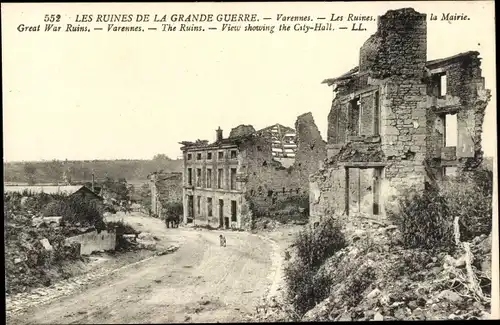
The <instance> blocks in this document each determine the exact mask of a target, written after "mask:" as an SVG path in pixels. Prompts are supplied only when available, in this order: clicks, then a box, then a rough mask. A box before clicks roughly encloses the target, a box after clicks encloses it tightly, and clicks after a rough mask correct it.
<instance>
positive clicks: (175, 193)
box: [148, 172, 182, 218]
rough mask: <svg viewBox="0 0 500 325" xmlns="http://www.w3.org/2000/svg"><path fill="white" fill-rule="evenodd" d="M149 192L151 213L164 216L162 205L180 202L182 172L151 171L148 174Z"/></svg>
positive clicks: (160, 216)
mask: <svg viewBox="0 0 500 325" xmlns="http://www.w3.org/2000/svg"><path fill="white" fill-rule="evenodd" d="M148 179H149V188H150V192H151V213H152V214H154V215H156V216H158V217H159V218H162V217H164V215H163V214H164V209H163V207H164V205H165V204H167V203H169V202H182V173H178V172H170V173H163V172H157V173H152V174H150V175H149V176H148Z"/></svg>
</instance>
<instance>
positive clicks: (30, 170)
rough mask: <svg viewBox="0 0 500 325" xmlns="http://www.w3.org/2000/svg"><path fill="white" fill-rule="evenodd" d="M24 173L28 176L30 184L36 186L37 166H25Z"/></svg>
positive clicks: (30, 164) (29, 164) (27, 164)
mask: <svg viewBox="0 0 500 325" xmlns="http://www.w3.org/2000/svg"><path fill="white" fill-rule="evenodd" d="M24 173H25V174H26V178H27V181H28V184H30V185H33V184H35V173H36V166H35V165H34V164H32V163H26V164H24Z"/></svg>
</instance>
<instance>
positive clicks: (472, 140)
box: [426, 52, 491, 168]
mask: <svg viewBox="0 0 500 325" xmlns="http://www.w3.org/2000/svg"><path fill="white" fill-rule="evenodd" d="M465 54H466V55H459V56H456V57H454V58H451V59H448V60H446V61H444V62H443V60H435V61H431V62H429V63H428V65H427V67H428V69H429V71H430V73H429V75H428V77H427V80H426V81H427V84H428V88H427V95H428V98H427V101H428V105H429V106H430V107H432V108H433V109H431V110H429V112H428V133H429V134H430V135H431V136H430V137H429V138H428V141H427V149H428V152H429V158H430V159H434V160H436V159H437V160H439V159H441V157H442V156H441V154H442V149H441V148H442V147H443V146H444V141H443V137H442V133H443V132H444V123H445V119H446V118H445V117H444V115H445V114H457V135H458V136H457V146H456V151H455V152H454V154H453V155H452V156H451V157H449V158H450V159H454V158H458V159H459V161H460V164H459V167H460V168H475V167H477V166H478V165H479V164H480V163H481V160H482V147H481V140H482V125H483V121H484V113H485V109H486V106H487V104H488V102H489V100H490V98H491V93H490V91H489V90H487V89H485V82H484V78H483V77H482V75H481V68H480V64H481V62H480V59H479V58H478V56H479V53H478V52H468V53H465ZM436 71H437V73H445V74H446V78H447V89H446V90H447V91H446V95H445V96H439V94H437V90H436V85H435V84H434V83H433V81H432V74H431V72H436ZM443 158H446V155H445V154H443Z"/></svg>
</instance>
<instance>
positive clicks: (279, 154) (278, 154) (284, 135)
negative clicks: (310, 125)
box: [257, 124, 297, 167]
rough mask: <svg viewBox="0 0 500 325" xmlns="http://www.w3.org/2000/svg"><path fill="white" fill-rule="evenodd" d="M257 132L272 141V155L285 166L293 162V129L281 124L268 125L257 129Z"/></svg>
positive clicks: (295, 146)
mask: <svg viewBox="0 0 500 325" xmlns="http://www.w3.org/2000/svg"><path fill="white" fill-rule="evenodd" d="M257 134H258V135H260V136H264V137H267V138H269V140H270V141H271V143H272V151H273V157H274V159H275V160H277V161H279V162H281V164H282V165H283V166H285V167H288V166H290V165H291V164H293V162H294V160H295V152H296V150H297V144H296V143H295V137H296V134H295V130H294V129H292V128H289V127H287V126H283V125H281V124H275V125H272V126H268V127H267V128H264V129H262V130H259V131H257Z"/></svg>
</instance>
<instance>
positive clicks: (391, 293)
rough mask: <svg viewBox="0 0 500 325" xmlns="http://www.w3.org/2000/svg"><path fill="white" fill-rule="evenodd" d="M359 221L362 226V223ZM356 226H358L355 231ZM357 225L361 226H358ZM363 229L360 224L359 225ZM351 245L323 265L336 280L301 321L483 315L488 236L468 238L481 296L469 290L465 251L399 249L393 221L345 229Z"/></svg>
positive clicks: (487, 303) (487, 304)
mask: <svg viewBox="0 0 500 325" xmlns="http://www.w3.org/2000/svg"><path fill="white" fill-rule="evenodd" d="M363 226H364V227H363ZM355 228H357V229H358V230H354V229H355ZM360 228H361V229H360ZM363 228H365V229H363ZM346 235H347V236H346V237H347V238H348V239H349V241H350V245H349V246H348V247H346V248H344V249H342V250H340V251H339V252H337V253H336V254H335V255H334V256H333V257H331V258H330V259H328V260H327V261H326V263H324V264H323V266H322V268H320V270H319V271H318V273H319V272H326V273H327V274H328V275H329V276H331V277H332V279H333V283H334V284H335V285H334V286H333V287H332V288H331V291H330V296H329V298H327V299H325V300H324V301H323V302H321V303H320V304H318V305H316V307H314V308H313V309H312V310H310V311H309V312H307V313H306V314H305V315H304V317H303V318H302V320H306V321H311V320H332V321H339V320H340V321H350V320H353V321H369V320H446V319H455V320H456V319H464V320H469V319H488V318H489V317H490V314H489V310H490V301H489V293H490V292H491V289H490V287H489V286H490V284H491V277H490V279H489V280H488V275H487V273H486V274H485V272H488V271H489V272H491V264H488V260H489V261H490V262H489V263H491V236H490V237H486V236H484V235H483V236H480V237H477V238H475V239H474V241H472V243H471V244H472V247H474V248H473V251H476V252H481V253H480V254H476V255H475V257H476V261H475V263H474V273H475V274H476V276H477V277H478V278H480V279H482V281H481V284H482V285H483V287H482V291H483V293H484V298H483V299H481V298H479V297H477V296H476V295H475V293H474V292H472V291H471V286H470V285H469V283H468V279H467V270H466V262H465V254H463V252H462V251H460V250H455V251H454V252H446V251H438V250H436V251H428V250H423V249H404V248H403V247H402V246H401V245H400V242H401V241H400V240H401V239H400V238H401V234H400V233H399V230H397V228H396V227H395V226H385V225H383V224H380V223H375V222H370V221H366V222H365V225H361V227H360V225H359V224H358V225H355V226H354V227H353V228H351V229H349V227H348V228H347V229H346Z"/></svg>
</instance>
